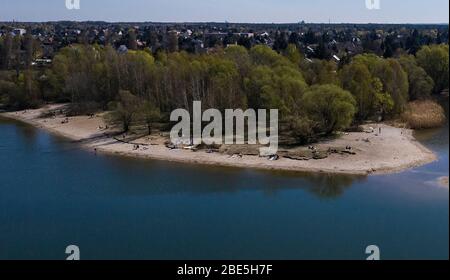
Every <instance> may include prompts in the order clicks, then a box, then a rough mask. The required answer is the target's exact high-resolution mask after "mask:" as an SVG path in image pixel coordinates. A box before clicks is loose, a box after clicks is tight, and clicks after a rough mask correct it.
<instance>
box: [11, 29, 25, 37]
mask: <svg viewBox="0 0 450 280" xmlns="http://www.w3.org/2000/svg"><path fill="white" fill-rule="evenodd" d="M12 33H13V34H14V35H16V36H23V35H25V34H26V33H27V31H26V30H25V29H23V28H16V29H14V30H13V31H12Z"/></svg>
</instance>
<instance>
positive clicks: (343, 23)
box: [0, 19, 450, 25]
mask: <svg viewBox="0 0 450 280" xmlns="http://www.w3.org/2000/svg"><path fill="white" fill-rule="evenodd" d="M58 22H74V23H89V22H101V23H109V24H114V23H115V24H117V23H123V24H132V23H138V24H145V23H153V24H202V23H203V24H205V23H207V24H253V25H313V24H320V25H345V24H353V25H370V24H372V25H449V24H450V23H447V22H416V23H414V22H409V23H407V22H402V23H393V22H383V23H381V22H227V21H107V20H66V19H60V20H42V21H16V20H14V19H13V20H9V21H1V20H0V23H58Z"/></svg>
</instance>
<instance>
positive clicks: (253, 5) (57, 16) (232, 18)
mask: <svg viewBox="0 0 450 280" xmlns="http://www.w3.org/2000/svg"><path fill="white" fill-rule="evenodd" d="M65 1H66V0H38V1H36V0H0V21H11V20H13V19H14V20H17V21H53V20H104V21H136V22H140V21H163V22H168V21H170V22H198V21H217V22H223V21H229V22H266V23H271V22H275V23H280V22H298V21H300V20H305V21H306V22H328V21H329V20H331V22H333V23H341V22H352V23H368V22H371V23H448V22H449V1H448V0H380V1H381V9H380V10H368V9H367V8H366V4H365V1H366V0H80V1H81V9H80V10H67V9H66V5H65Z"/></svg>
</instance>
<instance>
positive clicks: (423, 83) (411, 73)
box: [399, 55, 434, 100]
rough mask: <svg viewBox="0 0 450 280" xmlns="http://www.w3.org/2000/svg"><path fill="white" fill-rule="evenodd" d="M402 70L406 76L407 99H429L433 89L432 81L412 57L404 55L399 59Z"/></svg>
mask: <svg viewBox="0 0 450 280" xmlns="http://www.w3.org/2000/svg"><path fill="white" fill-rule="evenodd" d="M399 62H400V64H401V65H402V67H403V70H405V72H406V73H407V74H408V81H409V97H410V99H411V100H417V99H426V98H428V97H430V95H431V93H432V92H433V88H434V81H433V79H432V78H431V77H430V76H428V74H427V72H425V70H424V69H423V68H422V67H420V66H419V65H418V63H417V61H416V58H415V57H414V56H412V55H408V56H406V55H404V56H402V57H400V59H399Z"/></svg>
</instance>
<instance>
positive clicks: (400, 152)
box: [0, 105, 437, 175]
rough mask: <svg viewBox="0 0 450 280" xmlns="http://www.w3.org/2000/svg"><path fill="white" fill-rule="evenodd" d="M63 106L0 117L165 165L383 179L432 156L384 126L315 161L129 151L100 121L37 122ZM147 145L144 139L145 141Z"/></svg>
mask: <svg viewBox="0 0 450 280" xmlns="http://www.w3.org/2000/svg"><path fill="white" fill-rule="evenodd" d="M61 106H63V105H49V106H47V107H44V108H41V109H36V110H26V111H19V112H10V113H1V114H0V115H1V116H3V117H7V118H12V119H15V120H19V121H22V122H25V123H28V124H31V125H33V126H35V127H38V128H42V129H45V130H47V131H49V132H51V133H54V134H57V135H60V136H63V137H66V138H69V139H71V140H74V141H79V142H81V143H82V145H83V146H84V147H85V148H86V149H88V150H90V151H92V152H94V150H96V151H97V152H98V153H108V154H117V155H123V156H131V157H141V158H148V159H155V160H165V161H173V162H181V163H195V164H207V165H216V166H231V167H242V168H257V169H268V170H286V171H301V172H323V173H343V174H357V175H367V174H386V173H395V172H400V171H403V170H406V169H409V168H413V167H417V166H420V165H424V164H427V163H431V162H433V161H435V160H436V159H437V157H436V155H435V154H434V153H433V152H431V151H430V150H428V149H427V148H426V147H424V146H423V145H421V144H420V143H419V142H417V141H416V140H415V139H414V137H413V131H412V130H407V129H400V128H395V127H392V126H388V125H385V124H381V125H377V126H376V127H377V128H378V127H381V128H382V133H381V134H380V135H378V134H377V133H378V130H376V131H375V132H373V133H365V132H358V133H348V134H345V135H342V137H340V138H338V139H334V140H331V141H324V142H321V143H319V144H316V145H315V146H316V147H318V148H321V149H327V148H334V147H346V146H351V147H352V148H353V150H354V151H355V152H356V154H355V155H342V154H332V155H330V156H329V157H328V158H325V159H318V160H307V161H306V160H293V159H287V158H280V159H279V160H277V161H269V160H268V159H267V158H260V157H257V156H243V157H242V158H240V157H232V156H229V155H225V154H219V153H214V154H208V153H206V152H204V151H198V152H193V151H189V150H170V149H168V148H166V147H165V146H164V145H163V144H162V143H161V141H153V140H151V141H149V143H150V142H152V144H151V145H146V146H145V147H140V148H139V149H138V150H134V147H133V146H134V145H133V144H128V143H123V142H120V141H117V140H115V139H114V138H112V137H108V136H106V135H105V134H107V132H108V131H105V130H101V129H99V128H100V127H102V128H103V127H105V124H104V121H103V119H102V118H101V117H100V116H95V117H93V118H92V117H88V116H79V117H70V118H69V122H68V123H63V122H64V120H65V119H66V118H65V117H64V116H57V117H56V118H41V117H40V116H41V115H42V113H43V112H46V111H48V110H50V109H51V110H55V109H59V108H62V107H61ZM147 140H149V139H147Z"/></svg>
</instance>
